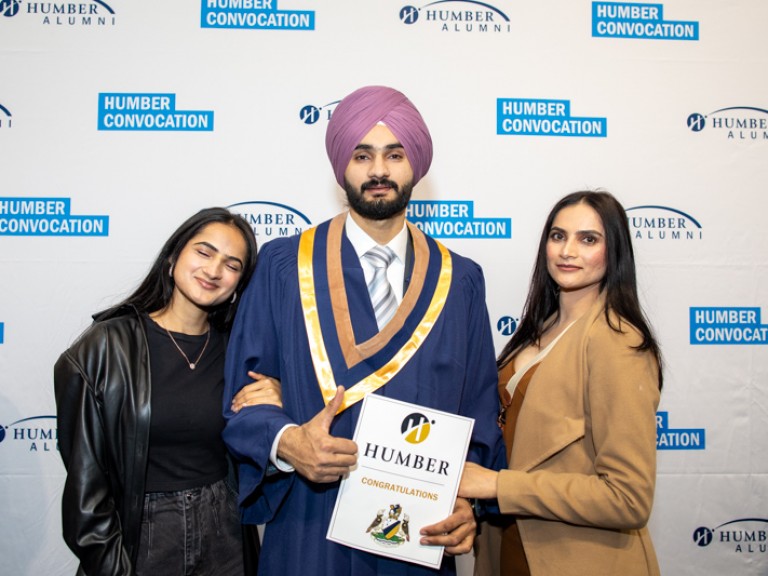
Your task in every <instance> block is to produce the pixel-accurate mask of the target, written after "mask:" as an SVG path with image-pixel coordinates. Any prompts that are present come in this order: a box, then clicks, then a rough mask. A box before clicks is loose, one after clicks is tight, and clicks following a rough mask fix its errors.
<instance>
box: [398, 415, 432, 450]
mask: <svg viewBox="0 0 768 576" xmlns="http://www.w3.org/2000/svg"><path fill="white" fill-rule="evenodd" d="M432 424H434V422H430V421H429V418H427V417H426V416H424V414H420V413H419V412H414V413H412V414H409V415H408V416H406V417H405V418H404V419H403V423H402V424H401V425H400V432H402V434H403V439H404V440H405V441H406V442H408V443H409V444H421V443H422V442H424V440H426V439H427V438H428V437H429V431H430V428H431V425H432Z"/></svg>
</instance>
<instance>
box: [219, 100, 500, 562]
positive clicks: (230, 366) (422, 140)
mask: <svg viewBox="0 0 768 576" xmlns="http://www.w3.org/2000/svg"><path fill="white" fill-rule="evenodd" d="M326 149H327V152H328V157H329V158H330V161H331V165H332V166H333V170H334V173H335V175H336V180H337V181H338V183H339V185H340V186H342V187H343V188H344V190H345V191H346V194H347V200H348V204H349V211H348V212H345V213H342V214H340V215H338V216H336V217H335V218H333V219H332V220H330V221H328V222H324V223H322V224H320V225H319V226H317V227H316V228H312V229H310V230H308V231H306V232H304V233H303V234H301V235H300V236H295V237H292V238H280V239H275V240H273V241H271V242H269V243H267V244H265V245H264V247H263V248H262V250H261V253H260V255H259V261H258V264H257V267H256V272H255V274H254V277H253V279H252V280H251V282H250V285H249V286H248V288H247V290H246V291H245V292H244V293H243V295H242V302H241V303H240V307H239V310H238V314H237V318H236V321H235V324H234V327H233V329H232V333H231V336H230V341H229V348H228V351H227V368H226V391H225V395H224V403H225V415H226V417H227V425H226V429H225V431H224V439H225V441H226V442H227V444H228V446H229V447H230V449H231V450H232V452H233V453H234V454H235V456H236V457H237V458H238V459H239V461H240V498H241V504H242V506H243V508H244V513H243V521H244V522H245V523H253V524H265V525H266V526H265V532H264V540H263V544H262V552H261V558H260V568H259V574H262V575H275V576H277V575H281V576H284V575H287V576H294V575H295V576H299V575H301V576H305V575H307V574H309V575H326V574H327V575H331V574H332V575H334V576H336V575H344V576H366V575H374V574H396V575H400V574H407V575H419V574H435V573H436V571H435V570H432V569H430V568H426V567H423V566H419V565H415V564H410V563H407V562H403V561H399V560H393V559H388V558H384V557H381V556H377V555H374V554H370V553H367V552H363V551H359V550H355V549H352V548H349V547H346V546H343V545H340V544H336V543H334V542H330V541H328V540H326V538H325V536H326V532H327V530H328V524H329V521H330V518H331V514H332V512H333V507H334V503H335V500H336V495H337V493H338V488H339V480H340V477H342V476H343V475H344V474H346V473H347V472H348V471H349V469H350V467H352V466H353V465H354V464H355V462H356V459H357V450H358V449H357V446H356V445H355V443H354V442H353V441H352V440H351V439H350V438H351V437H352V435H353V432H354V428H355V424H356V422H357V418H358V414H359V410H360V402H359V400H361V399H362V398H363V397H364V396H365V395H366V394H369V393H375V394H383V395H385V396H388V397H391V398H395V399H398V400H402V401H406V402H411V403H414V404H419V405H422V406H426V407H430V408H434V409H437V410H443V411H446V412H451V413H455V414H461V415H464V416H468V417H472V418H475V426H474V430H473V435H472V441H471V444H470V448H469V455H468V459H469V460H471V461H475V462H479V463H481V464H484V465H485V466H492V465H493V464H494V462H495V461H496V459H497V458H498V456H499V454H501V453H502V448H501V438H500V434H499V429H498V427H497V425H496V416H497V409H498V396H497V374H496V364H495V360H494V357H495V353H494V349H493V343H492V338H491V333H490V325H489V320H488V312H487V310H486V305H485V284H484V279H483V274H482V271H481V269H480V267H479V266H478V265H477V264H475V263H474V262H472V261H471V260H468V259H466V258H463V257H461V256H459V255H457V254H455V253H452V252H450V251H448V250H447V249H446V248H445V247H443V246H442V245H441V244H439V243H438V242H436V241H435V240H433V239H431V238H429V237H428V236H426V235H425V234H423V233H422V232H421V231H419V230H418V229H417V228H416V227H415V226H413V225H411V224H409V223H408V222H406V219H405V211H406V207H407V206H408V202H409V200H410V197H411V191H412V189H413V187H414V186H415V185H416V184H417V183H418V181H419V180H420V179H421V178H422V177H423V176H424V175H425V174H426V173H427V170H428V169H429V166H430V163H431V161H432V140H431V137H430V134H429V130H428V129H427V126H426V124H425V123H424V120H423V119H422V117H421V115H420V114H419V112H418V110H417V109H416V108H415V106H414V105H413V104H412V103H411V102H410V100H408V98H406V97H405V96H404V95H403V94H402V93H400V92H398V91H397V90H394V89H392V88H387V87H383V86H368V87H365V88H361V89H359V90H356V91H355V92H353V93H352V94H350V95H349V96H347V97H346V98H344V99H343V100H342V101H341V102H340V103H339V104H338V106H337V107H336V109H335V111H334V112H333V116H332V117H331V120H330V121H329V123H328V130H327V134H326ZM369 252H373V254H369ZM377 269H380V270H379V271H377ZM249 370H252V371H255V372H258V373H261V374H265V375H268V376H272V377H274V378H277V379H279V380H280V381H281V382H282V396H283V408H278V407H276V406H272V405H261V406H249V407H247V408H245V409H242V410H240V411H239V412H238V413H236V414H235V413H233V412H232V411H231V410H230V407H229V402H230V400H231V399H232V397H233V396H234V395H235V394H236V392H237V391H238V390H239V389H240V388H242V387H243V386H244V385H245V384H246V383H248V381H249V380H248V378H247V377H244V376H245V375H246V374H247V372H248V371H249ZM337 411H340V412H339V413H338V415H336V414H337ZM363 528H364V527H363ZM474 535H475V522H474V518H473V514H472V510H471V507H470V505H469V503H468V502H467V501H466V500H464V499H461V498H459V499H458V500H457V502H456V505H455V508H454V512H453V514H451V515H450V516H449V517H448V518H446V519H445V520H444V521H442V522H439V523H437V524H434V525H432V526H428V527H425V528H423V529H422V530H421V534H411V535H410V539H411V540H414V538H416V539H418V540H419V541H420V543H421V544H424V545H442V546H445V550H446V553H447V555H446V556H445V557H444V560H443V563H442V566H441V569H440V571H439V572H438V573H440V574H453V573H455V562H454V558H453V557H452V556H453V555H455V554H463V553H466V552H468V551H470V550H471V548H472V542H473V539H474Z"/></svg>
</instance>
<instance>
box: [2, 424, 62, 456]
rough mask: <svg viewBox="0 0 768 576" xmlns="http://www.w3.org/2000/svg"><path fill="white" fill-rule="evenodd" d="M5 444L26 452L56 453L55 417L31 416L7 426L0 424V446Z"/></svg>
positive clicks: (56, 433)
mask: <svg viewBox="0 0 768 576" xmlns="http://www.w3.org/2000/svg"><path fill="white" fill-rule="evenodd" d="M6 442H12V443H13V444H14V445H16V446H21V447H23V449H25V450H26V451H28V452H57V451H58V450H59V442H58V428H57V427H56V416H52V415H44V416H31V417H29V418H22V419H21V420H17V421H16V422H13V423H11V424H8V425H7V426H6V425H2V424H0V444H3V443H6ZM6 445H7V444H6Z"/></svg>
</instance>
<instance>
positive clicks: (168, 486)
mask: <svg viewBox="0 0 768 576" xmlns="http://www.w3.org/2000/svg"><path fill="white" fill-rule="evenodd" d="M144 323H145V325H146V327H147V341H148V344H149V363H150V374H151V375H152V376H151V380H152V392H151V407H152V408H151V410H152V416H151V423H150V429H149V460H148V466H147V481H146V488H145V490H146V492H175V491H178V490H187V489H190V488H196V487H199V486H203V485H206V484H211V483H213V482H216V481H218V480H221V479H222V478H224V477H225V476H226V475H227V461H226V447H225V446H224V442H223V440H222V439H221V432H222V430H223V429H224V417H223V416H222V393H223V389H224V352H225V350H226V345H225V338H224V335H223V334H221V333H220V332H217V331H216V330H214V329H211V337H210V341H209V342H208V345H207V346H206V347H205V351H203V346H204V345H205V341H206V335H205V334H203V335H201V336H190V335H188V334H180V333H177V332H172V333H171V334H172V335H173V338H174V339H175V340H176V343H177V344H178V345H179V347H181V349H182V350H183V351H184V354H186V355H187V358H189V361H190V362H195V361H197V359H198V357H200V360H199V361H198V362H197V365H196V367H195V369H194V370H192V369H190V367H189V362H187V360H186V359H185V358H184V357H183V356H182V355H181V353H180V352H179V350H178V349H177V348H176V346H175V345H174V343H173V340H171V337H170V336H168V333H167V332H166V331H165V329H164V328H162V327H161V326H159V325H158V324H157V323H156V322H155V321H154V320H152V319H150V318H149V316H148V315H144ZM201 352H202V356H200V354H201Z"/></svg>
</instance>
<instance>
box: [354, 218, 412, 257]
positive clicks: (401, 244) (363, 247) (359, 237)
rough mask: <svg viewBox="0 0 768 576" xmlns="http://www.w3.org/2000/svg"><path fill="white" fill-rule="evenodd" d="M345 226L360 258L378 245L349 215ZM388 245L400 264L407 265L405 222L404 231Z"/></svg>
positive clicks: (406, 230)
mask: <svg viewBox="0 0 768 576" xmlns="http://www.w3.org/2000/svg"><path fill="white" fill-rule="evenodd" d="M345 226H346V232H347V238H349V241H350V242H351V243H352V247H353V248H354V249H355V253H356V254H357V257H358V258H362V257H363V254H365V253H366V252H368V250H370V249H371V248H373V247H374V246H376V245H377V244H376V241H375V240H374V239H373V238H371V237H370V236H368V234H366V233H365V231H364V230H363V229H362V228H360V226H359V225H358V224H357V222H355V220H354V219H353V218H352V216H350V215H349V214H347V221H346V224H345ZM386 245H387V246H389V247H390V248H391V249H392V251H393V252H394V253H395V256H396V257H397V258H398V259H399V260H400V262H402V263H405V254H406V251H407V249H408V227H407V226H406V225H405V222H403V229H402V230H400V232H398V233H397V235H396V236H395V237H394V238H392V240H390V241H389V242H388V243H387V244H386Z"/></svg>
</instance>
